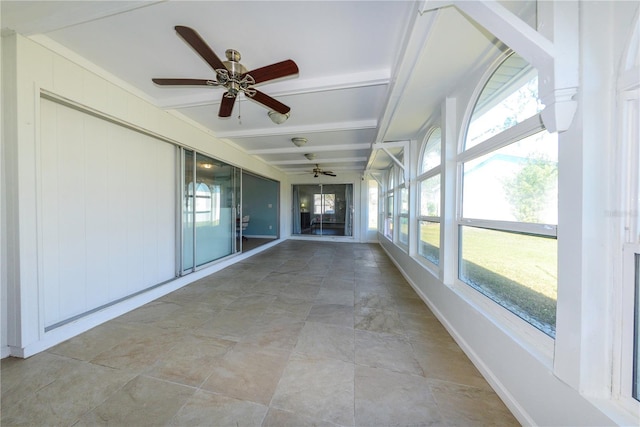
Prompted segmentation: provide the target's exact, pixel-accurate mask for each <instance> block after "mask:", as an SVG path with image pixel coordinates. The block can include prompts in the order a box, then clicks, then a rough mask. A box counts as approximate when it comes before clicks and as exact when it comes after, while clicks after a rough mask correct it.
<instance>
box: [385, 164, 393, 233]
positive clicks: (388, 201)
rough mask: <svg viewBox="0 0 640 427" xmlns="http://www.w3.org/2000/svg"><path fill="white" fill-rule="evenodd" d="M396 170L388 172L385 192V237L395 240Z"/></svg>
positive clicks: (390, 169)
mask: <svg viewBox="0 0 640 427" xmlns="http://www.w3.org/2000/svg"><path fill="white" fill-rule="evenodd" d="M394 185H395V168H394V167H393V166H392V167H390V168H389V169H388V170H387V188H386V191H385V204H384V213H385V218H384V235H385V237H387V238H389V239H391V240H393V212H394V209H393V204H394V197H393V196H394V190H395V188H394Z"/></svg>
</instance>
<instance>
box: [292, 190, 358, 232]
mask: <svg viewBox="0 0 640 427" xmlns="http://www.w3.org/2000/svg"><path fill="white" fill-rule="evenodd" d="M293 234H309V235H316V236H351V235H353V185H352V184H307V185H294V186H293Z"/></svg>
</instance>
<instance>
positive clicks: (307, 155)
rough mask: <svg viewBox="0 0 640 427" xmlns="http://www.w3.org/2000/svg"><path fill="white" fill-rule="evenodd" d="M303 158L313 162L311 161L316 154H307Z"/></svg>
mask: <svg viewBox="0 0 640 427" xmlns="http://www.w3.org/2000/svg"><path fill="white" fill-rule="evenodd" d="M304 156H305V157H306V158H307V160H313V159H315V158H316V154H315V153H307V154H305V155H304Z"/></svg>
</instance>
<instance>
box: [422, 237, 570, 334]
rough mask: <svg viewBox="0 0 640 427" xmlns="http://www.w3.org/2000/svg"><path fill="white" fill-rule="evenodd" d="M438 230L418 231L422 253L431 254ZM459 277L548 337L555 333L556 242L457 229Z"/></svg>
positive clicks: (546, 239)
mask: <svg viewBox="0 0 640 427" xmlns="http://www.w3.org/2000/svg"><path fill="white" fill-rule="evenodd" d="M437 233H438V228H437V227H421V239H422V241H423V242H424V243H423V244H422V247H423V251H424V252H426V253H429V252H430V251H431V252H432V251H434V250H436V247H435V246H436V245H437V243H438V234H437ZM461 241H462V262H461V269H460V277H461V279H462V280H464V281H465V282H467V283H469V284H470V285H472V286H474V287H475V288H477V289H478V290H480V291H481V292H483V293H484V294H486V295H487V296H489V297H490V298H492V299H494V300H496V301H497V302H499V303H500V304H501V305H503V306H505V307H506V308H508V309H509V310H511V311H513V312H514V313H516V314H517V315H519V316H521V317H523V318H525V319H526V320H528V321H529V322H531V323H533V324H534V325H536V326H537V327H539V328H541V329H543V330H544V331H545V332H547V333H549V334H553V333H555V332H554V329H555V313H556V299H557V279H558V278H557V241H556V239H548V238H541V237H534V236H529V235H523V234H516V233H507V232H500V231H493V230H485V229H481V228H473V227H463V228H462V238H461Z"/></svg>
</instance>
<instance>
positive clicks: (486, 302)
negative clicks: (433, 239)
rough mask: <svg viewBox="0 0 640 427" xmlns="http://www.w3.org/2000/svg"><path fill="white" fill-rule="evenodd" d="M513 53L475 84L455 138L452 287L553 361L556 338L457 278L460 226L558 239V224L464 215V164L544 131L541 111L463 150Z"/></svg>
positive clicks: (460, 254)
mask: <svg viewBox="0 0 640 427" xmlns="http://www.w3.org/2000/svg"><path fill="white" fill-rule="evenodd" d="M511 54H513V52H512V51H509V52H507V53H505V54H504V55H502V56H501V57H500V58H499V59H498V60H497V61H496V63H495V64H496V65H495V66H494V67H492V68H491V69H490V70H488V72H487V73H486V75H485V78H484V79H483V80H482V81H481V82H480V84H479V85H478V86H477V88H476V91H475V93H474V96H473V98H472V99H473V102H471V103H469V106H468V110H467V115H466V119H465V121H464V123H465V128H464V133H463V135H462V138H461V139H460V140H459V141H458V150H457V155H456V167H457V169H456V174H457V180H456V181H457V186H456V192H457V195H456V221H455V229H456V239H455V240H456V242H457V248H456V260H455V266H456V267H455V270H456V273H455V276H454V277H455V278H454V284H455V286H454V288H455V289H457V290H460V291H461V292H462V293H463V294H464V295H465V296H468V297H470V298H471V299H472V300H473V301H474V302H475V303H476V304H479V305H480V306H482V307H483V308H485V309H486V311H487V312H488V313H492V314H494V315H495V316H496V317H497V318H501V319H503V320H504V321H505V322H506V324H508V325H510V326H511V327H513V329H514V330H516V331H519V332H520V334H519V335H520V336H521V337H522V338H523V339H524V342H527V343H529V344H531V345H530V346H529V347H530V348H531V349H532V350H534V352H535V353H538V354H540V355H541V356H543V357H545V358H547V359H549V360H552V359H553V351H554V350H553V348H554V347H553V346H554V342H555V338H554V337H551V336H550V335H547V334H546V333H545V332H543V331H542V330H540V329H538V328H537V327H536V326H534V325H533V324H531V323H529V322H528V321H526V320H524V319H523V318H521V317H519V316H518V315H517V314H516V313H514V312H512V311H511V310H509V309H507V308H506V307H505V306H503V305H501V304H499V303H497V302H495V301H493V299H492V298H490V297H488V296H487V295H485V294H484V293H482V292H480V291H479V290H478V289H476V288H475V287H474V286H472V285H470V284H469V283H467V282H465V281H463V280H462V279H461V278H460V268H461V263H462V253H461V249H462V242H461V236H462V235H461V229H462V227H478V228H484V229H489V230H496V231H506V232H515V233H525V234H530V235H534V236H539V237H540V238H544V237H547V238H548V237H552V238H555V239H557V228H558V227H557V224H542V223H524V222H514V221H502V220H490V219H478V218H470V217H464V216H463V215H462V212H463V185H464V165H465V164H466V163H467V162H469V161H472V160H474V159H477V158H479V157H481V156H484V155H486V154H489V153H491V152H494V151H496V150H499V149H501V148H503V147H506V146H509V145H511V144H513V143H516V142H518V141H520V140H523V139H525V138H527V137H529V136H531V135H535V134H537V133H539V132H542V131H545V130H546V129H545V126H544V124H543V122H542V117H541V112H538V113H537V114H535V115H533V116H531V117H529V118H527V119H525V120H523V121H521V122H519V123H517V124H515V125H513V126H511V127H509V128H507V129H505V130H503V131H502V132H500V133H498V134H495V135H493V136H491V137H490V138H488V139H486V140H484V141H482V142H480V143H478V144H476V145H473V146H472V147H470V148H469V149H465V144H466V141H467V133H468V131H469V127H470V123H471V119H472V117H473V113H474V111H475V107H476V102H477V100H478V99H479V97H480V96H481V94H482V92H483V90H484V88H485V86H486V85H487V83H488V82H489V81H490V79H491V78H492V76H493V75H494V73H495V72H496V71H497V70H498V69H499V68H500V67H501V66H502V64H503V63H504V62H505V61H506V60H507V59H508V58H509V56H510V55H511Z"/></svg>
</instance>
